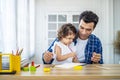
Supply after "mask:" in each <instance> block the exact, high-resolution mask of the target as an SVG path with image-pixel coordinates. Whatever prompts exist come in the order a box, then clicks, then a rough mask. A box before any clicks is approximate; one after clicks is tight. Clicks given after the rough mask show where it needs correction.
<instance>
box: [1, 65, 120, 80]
mask: <svg viewBox="0 0 120 80" xmlns="http://www.w3.org/2000/svg"><path fill="white" fill-rule="evenodd" d="M44 67H50V69H51V71H50V72H44V71H43V68H44ZM0 79H1V80H26V79H29V80H43V79H44V80H48V79H49V80H68V79H69V80H77V79H86V80H89V79H120V64H88V65H85V66H83V69H82V70H74V69H73V68H70V69H64V68H56V67H53V65H43V64H41V65H40V67H39V68H37V70H36V72H30V71H21V72H19V73H16V74H15V75H0Z"/></svg>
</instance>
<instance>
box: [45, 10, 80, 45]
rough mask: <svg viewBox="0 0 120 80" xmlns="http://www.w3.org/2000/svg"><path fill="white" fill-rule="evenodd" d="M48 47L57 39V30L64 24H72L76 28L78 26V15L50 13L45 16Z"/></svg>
mask: <svg viewBox="0 0 120 80" xmlns="http://www.w3.org/2000/svg"><path fill="white" fill-rule="evenodd" d="M47 17H48V19H47V28H48V46H49V45H50V44H51V42H52V41H53V40H54V39H55V38H56V37H57V30H58V29H59V28H60V27H61V26H62V25H63V24H65V23H72V24H73V25H74V26H75V27H76V28H78V26H79V14H78V13H70V12H67V13H64V12H63V13H50V14H48V15H47Z"/></svg>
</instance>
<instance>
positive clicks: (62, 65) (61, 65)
mask: <svg viewBox="0 0 120 80" xmlns="http://www.w3.org/2000/svg"><path fill="white" fill-rule="evenodd" d="M79 65H85V63H64V64H60V65H55V67H56V68H66V69H69V68H73V67H74V66H79Z"/></svg>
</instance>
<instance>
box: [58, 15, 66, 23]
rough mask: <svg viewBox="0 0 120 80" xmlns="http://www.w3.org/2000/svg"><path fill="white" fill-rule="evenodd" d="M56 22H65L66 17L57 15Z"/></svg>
mask: <svg viewBox="0 0 120 80" xmlns="http://www.w3.org/2000/svg"><path fill="white" fill-rule="evenodd" d="M58 21H59V22H66V21H67V16H66V15H58Z"/></svg>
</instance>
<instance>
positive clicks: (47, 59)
mask: <svg viewBox="0 0 120 80" xmlns="http://www.w3.org/2000/svg"><path fill="white" fill-rule="evenodd" d="M52 58H53V53H51V52H48V51H46V52H45V53H44V61H45V62H46V63H49V62H50V61H51V60H52Z"/></svg>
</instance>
